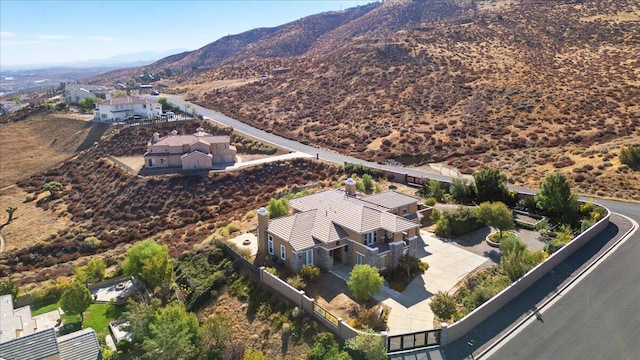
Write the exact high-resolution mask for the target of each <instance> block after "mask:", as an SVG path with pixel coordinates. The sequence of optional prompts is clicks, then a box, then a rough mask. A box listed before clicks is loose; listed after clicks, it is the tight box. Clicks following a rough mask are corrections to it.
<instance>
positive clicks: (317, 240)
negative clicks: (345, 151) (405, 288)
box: [258, 179, 420, 272]
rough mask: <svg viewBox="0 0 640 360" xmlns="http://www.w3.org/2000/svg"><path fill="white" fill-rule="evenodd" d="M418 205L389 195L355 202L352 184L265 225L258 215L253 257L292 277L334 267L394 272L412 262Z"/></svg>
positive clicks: (263, 214) (296, 205) (297, 203)
mask: <svg viewBox="0 0 640 360" xmlns="http://www.w3.org/2000/svg"><path fill="white" fill-rule="evenodd" d="M418 203H419V199H418V198H415V197H413V196H409V195H405V194H401V193H398V192H394V191H388V192H383V193H380V194H376V195H372V196H360V195H358V194H357V192H356V188H355V181H353V179H347V181H346V182H345V190H344V191H343V190H338V189H330V190H325V191H322V192H318V193H315V194H312V195H308V196H304V197H300V198H297V199H293V200H290V201H289V205H290V207H291V208H292V209H293V211H294V213H293V214H292V215H288V216H283V217H280V218H276V219H271V220H269V214H268V212H267V210H266V209H264V208H261V209H259V210H258V254H259V256H260V254H262V255H263V256H266V257H268V258H271V259H272V261H274V262H276V263H283V264H285V265H286V267H288V268H289V269H291V270H292V271H294V272H297V271H299V270H300V269H301V268H302V266H303V265H315V266H318V267H320V268H323V269H325V270H331V269H333V267H334V265H335V264H336V263H339V264H344V265H346V266H352V265H356V264H369V265H371V266H374V267H376V268H378V269H380V270H385V269H388V268H394V267H396V266H397V265H398V263H399V261H400V258H401V257H402V255H404V254H409V255H412V256H416V254H417V250H418V247H417V239H418V236H419V235H420V223H419V222H418V221H417V220H418Z"/></svg>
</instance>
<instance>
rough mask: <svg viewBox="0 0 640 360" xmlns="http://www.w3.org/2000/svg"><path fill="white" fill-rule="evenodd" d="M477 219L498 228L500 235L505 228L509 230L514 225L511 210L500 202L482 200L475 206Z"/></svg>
mask: <svg viewBox="0 0 640 360" xmlns="http://www.w3.org/2000/svg"><path fill="white" fill-rule="evenodd" d="M476 214H477V216H478V219H480V221H482V222H483V223H485V224H486V225H488V226H493V227H496V228H498V231H499V232H500V237H502V232H503V231H505V230H511V229H513V228H514V227H515V224H514V223H513V214H512V212H511V210H509V208H508V207H507V205H505V204H504V203H501V202H494V203H490V202H483V203H482V204H480V205H478V207H477V208H476Z"/></svg>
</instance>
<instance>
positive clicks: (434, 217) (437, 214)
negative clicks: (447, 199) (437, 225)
mask: <svg viewBox="0 0 640 360" xmlns="http://www.w3.org/2000/svg"><path fill="white" fill-rule="evenodd" d="M441 216H442V213H441V212H440V210H438V209H433V210H432V211H431V215H429V220H431V221H433V222H438V220H440V217H441Z"/></svg>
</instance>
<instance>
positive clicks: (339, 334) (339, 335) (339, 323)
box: [338, 318, 345, 340]
mask: <svg viewBox="0 0 640 360" xmlns="http://www.w3.org/2000/svg"><path fill="white" fill-rule="evenodd" d="M342 324H343V322H342V318H338V338H340V339H342V340H345V339H343V338H342Z"/></svg>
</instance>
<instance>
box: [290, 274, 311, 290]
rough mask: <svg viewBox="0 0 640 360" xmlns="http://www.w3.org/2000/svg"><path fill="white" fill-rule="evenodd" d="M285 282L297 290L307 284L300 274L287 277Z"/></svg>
mask: <svg viewBox="0 0 640 360" xmlns="http://www.w3.org/2000/svg"><path fill="white" fill-rule="evenodd" d="M287 284H289V285H290V286H292V287H294V288H296V289H298V290H302V289H304V288H305V287H306V286H307V284H306V283H305V282H304V279H303V278H302V276H300V275H296V276H292V277H290V278H288V279H287Z"/></svg>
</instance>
